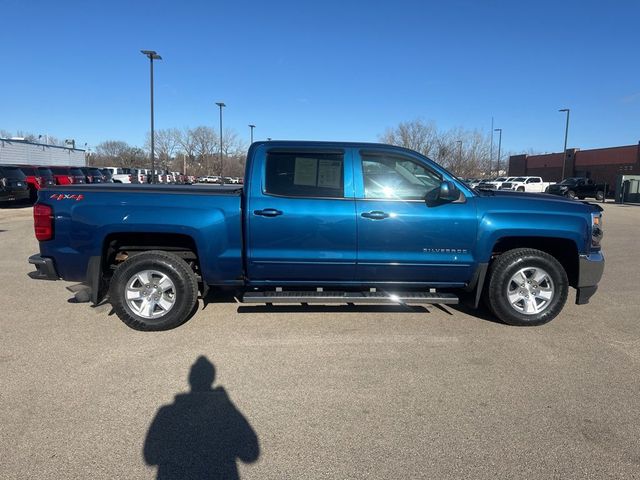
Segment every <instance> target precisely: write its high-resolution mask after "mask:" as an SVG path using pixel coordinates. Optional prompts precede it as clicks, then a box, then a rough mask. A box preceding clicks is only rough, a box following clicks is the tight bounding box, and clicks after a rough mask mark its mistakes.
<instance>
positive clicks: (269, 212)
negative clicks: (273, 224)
mask: <svg viewBox="0 0 640 480" xmlns="http://www.w3.org/2000/svg"><path fill="white" fill-rule="evenodd" d="M253 214H254V215H260V216H262V217H277V216H278V215H282V212H281V211H280V210H276V209H275V208H265V209H264V210H254V211H253Z"/></svg>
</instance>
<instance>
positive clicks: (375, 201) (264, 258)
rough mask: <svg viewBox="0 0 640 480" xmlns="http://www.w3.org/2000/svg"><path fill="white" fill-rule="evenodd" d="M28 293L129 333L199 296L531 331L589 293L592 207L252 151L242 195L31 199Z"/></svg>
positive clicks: (364, 149)
mask: <svg viewBox="0 0 640 480" xmlns="http://www.w3.org/2000/svg"><path fill="white" fill-rule="evenodd" d="M34 226H35V234H36V238H37V239H38V240H39V241H40V253H39V254H38V255H33V256H32V257H30V258H29V262H30V263H31V264H33V265H35V267H36V270H35V271H33V272H31V273H30V274H29V275H30V276H31V278H34V279H46V280H57V279H64V280H68V281H76V282H80V283H79V284H78V285H76V286H75V287H70V289H71V290H72V291H74V292H75V293H76V298H77V299H78V300H79V301H92V302H93V303H94V304H98V303H100V302H102V301H105V299H108V300H109V301H110V302H111V304H112V306H113V308H114V310H115V312H116V314H117V315H118V317H120V319H121V320H122V321H124V322H125V323H126V324H127V325H129V326H130V327H132V328H135V329H139V330H164V329H168V328H173V327H175V326H177V325H179V324H181V323H182V322H184V321H185V320H186V319H187V318H188V317H189V316H190V314H191V313H192V312H193V311H194V308H195V306H196V304H197V301H198V297H199V296H205V295H206V294H207V292H208V291H209V290H210V289H225V290H231V291H234V292H235V293H236V297H237V298H238V300H239V301H241V302H247V303H265V304H274V303H300V304H310V303H321V304H329V303H346V304H356V303H376V304H385V303H388V304H420V303H425V304H454V303H458V301H459V300H463V301H466V302H468V303H470V304H471V305H473V306H478V304H479V302H480V301H484V303H486V304H487V306H488V307H489V308H490V310H491V311H492V312H493V313H494V314H495V316H496V317H498V318H499V319H501V320H502V321H504V322H506V323H508V324H511V325H540V324H543V323H546V322H548V321H550V320H551V319H553V318H554V317H555V316H557V315H558V314H559V313H560V311H561V310H562V308H563V306H564V304H565V302H566V300H567V296H568V294H569V287H573V288H575V289H576V303H578V304H585V303H587V302H588V301H589V298H590V297H591V296H592V295H593V294H594V293H595V291H596V289H597V284H598V282H599V280H600V278H601V276H602V273H603V270H604V257H603V255H602V252H601V248H600V241H601V239H602V235H603V231H602V209H601V208H600V207H599V206H598V205H593V204H589V203H586V202H579V201H575V200H569V199H565V198H561V197H556V196H552V195H544V194H526V193H517V192H507V191H504V192H503V191H485V190H474V189H473V188H470V187H469V186H468V185H466V184H465V183H464V182H462V181H461V180H459V179H457V178H456V177H455V176H454V175H452V174H451V173H449V172H447V171H446V170H445V169H443V168H442V167H441V166H439V165H437V164H436V163H434V162H433V161H431V160H430V159H428V158H426V157H424V156H422V155H420V154H418V153H416V152H414V151H411V150H407V149H404V148H399V147H394V146H389V145H381V144H367V143H337V142H294V141H269V142H256V143H254V144H253V145H251V147H250V149H249V152H248V156H247V166H246V175H245V184H244V186H243V187H240V188H236V187H234V188H223V187H217V186H215V187H212V186H172V185H124V184H123V185H117V184H103V185H69V186H64V187H52V188H50V189H45V190H41V191H40V192H39V195H38V202H37V204H36V205H35V207H34Z"/></svg>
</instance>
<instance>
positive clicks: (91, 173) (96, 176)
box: [80, 167, 104, 183]
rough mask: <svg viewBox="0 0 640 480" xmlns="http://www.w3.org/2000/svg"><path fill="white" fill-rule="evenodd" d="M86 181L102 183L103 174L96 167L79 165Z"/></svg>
mask: <svg viewBox="0 0 640 480" xmlns="http://www.w3.org/2000/svg"><path fill="white" fill-rule="evenodd" d="M80 170H81V171H82V173H84V178H85V181H86V183H104V175H103V174H102V172H101V171H100V169H99V168H96V167H80Z"/></svg>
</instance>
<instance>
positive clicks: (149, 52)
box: [140, 50, 162, 183]
mask: <svg viewBox="0 0 640 480" xmlns="http://www.w3.org/2000/svg"><path fill="white" fill-rule="evenodd" d="M140 52H142V54H143V55H144V56H145V57H147V58H148V59H149V69H150V70H149V72H150V83H151V183H156V157H155V153H154V151H153V146H154V140H155V139H154V133H153V61H154V60H162V57H161V56H160V55H158V53H157V52H154V51H153V50H140Z"/></svg>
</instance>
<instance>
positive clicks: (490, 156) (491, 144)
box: [489, 117, 493, 176]
mask: <svg viewBox="0 0 640 480" xmlns="http://www.w3.org/2000/svg"><path fill="white" fill-rule="evenodd" d="M492 163H493V117H491V143H490V147H489V176H491V167H492V166H493V165H492Z"/></svg>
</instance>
